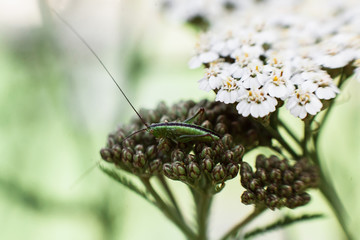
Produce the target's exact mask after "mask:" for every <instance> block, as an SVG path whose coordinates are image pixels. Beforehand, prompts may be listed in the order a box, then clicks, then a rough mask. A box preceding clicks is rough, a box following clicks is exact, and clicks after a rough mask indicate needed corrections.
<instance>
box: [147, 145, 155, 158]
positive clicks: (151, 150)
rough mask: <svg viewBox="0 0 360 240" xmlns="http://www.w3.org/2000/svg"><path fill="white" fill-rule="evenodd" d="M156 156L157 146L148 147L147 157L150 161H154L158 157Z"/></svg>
mask: <svg viewBox="0 0 360 240" xmlns="http://www.w3.org/2000/svg"><path fill="white" fill-rule="evenodd" d="M156 154H157V151H156V146H155V145H151V146H148V147H147V148H146V157H147V158H148V159H153V158H155V157H156Z"/></svg>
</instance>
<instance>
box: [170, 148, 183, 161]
mask: <svg viewBox="0 0 360 240" xmlns="http://www.w3.org/2000/svg"><path fill="white" fill-rule="evenodd" d="M183 159H184V153H183V152H182V151H181V150H180V149H175V150H174V151H172V152H171V160H172V161H173V162H181V161H182V160H183Z"/></svg>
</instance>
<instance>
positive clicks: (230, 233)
mask: <svg viewBox="0 0 360 240" xmlns="http://www.w3.org/2000/svg"><path fill="white" fill-rule="evenodd" d="M265 210H266V207H264V206H258V207H255V209H254V211H253V212H252V213H251V214H250V215H249V216H247V217H246V218H245V219H244V220H242V221H241V222H239V223H238V224H236V225H235V226H234V227H233V228H232V229H230V230H229V231H228V232H227V233H226V234H225V235H224V236H223V237H222V238H221V239H220V240H226V239H229V238H230V237H232V236H234V235H236V233H238V232H239V231H240V230H241V229H242V228H243V227H244V226H245V225H247V224H248V223H250V222H251V221H252V220H254V219H255V218H256V217H257V216H259V215H260V214H261V213H263V212H264V211H265Z"/></svg>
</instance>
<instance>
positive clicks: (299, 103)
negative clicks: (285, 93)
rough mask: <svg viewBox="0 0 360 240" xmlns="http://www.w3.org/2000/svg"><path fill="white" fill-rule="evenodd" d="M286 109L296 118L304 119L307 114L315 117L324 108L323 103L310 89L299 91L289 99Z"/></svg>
mask: <svg viewBox="0 0 360 240" xmlns="http://www.w3.org/2000/svg"><path fill="white" fill-rule="evenodd" d="M286 108H287V109H288V110H289V111H290V113H291V114H292V115H294V116H295V117H299V118H301V119H304V118H305V117H306V116H307V114H308V113H309V114H311V115H315V114H316V113H318V112H319V111H320V110H321V108H322V103H321V101H320V100H319V99H318V98H317V97H316V96H315V94H314V93H313V92H312V91H310V90H308V89H297V90H295V91H294V93H293V94H292V95H290V96H289V97H288V100H287V102H286Z"/></svg>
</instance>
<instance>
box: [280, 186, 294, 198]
mask: <svg viewBox="0 0 360 240" xmlns="http://www.w3.org/2000/svg"><path fill="white" fill-rule="evenodd" d="M292 193H293V190H292V187H291V186H289V185H282V186H281V187H280V195H281V196H282V197H290V196H291V195H292Z"/></svg>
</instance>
